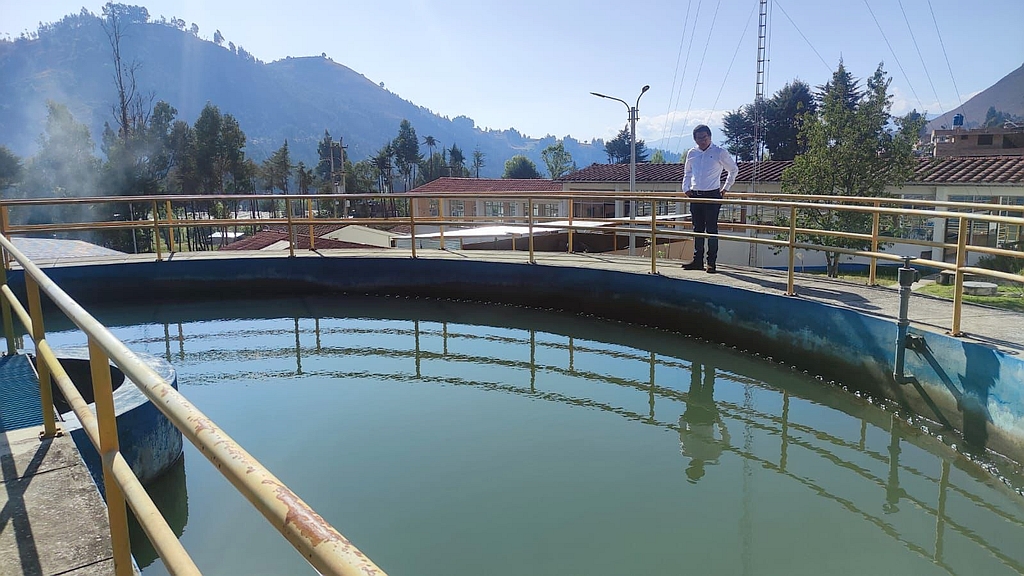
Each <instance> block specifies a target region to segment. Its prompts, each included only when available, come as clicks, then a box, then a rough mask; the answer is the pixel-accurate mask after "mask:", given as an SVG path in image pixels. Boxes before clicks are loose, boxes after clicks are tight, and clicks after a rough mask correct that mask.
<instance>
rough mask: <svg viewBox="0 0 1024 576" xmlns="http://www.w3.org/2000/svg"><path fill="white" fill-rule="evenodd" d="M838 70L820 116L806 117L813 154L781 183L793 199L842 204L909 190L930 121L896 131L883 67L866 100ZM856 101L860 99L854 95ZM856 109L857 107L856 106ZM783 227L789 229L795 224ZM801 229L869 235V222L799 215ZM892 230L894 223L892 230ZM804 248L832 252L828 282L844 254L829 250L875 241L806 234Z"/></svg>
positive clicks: (900, 123) (911, 119)
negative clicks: (832, 199)
mask: <svg viewBox="0 0 1024 576" xmlns="http://www.w3.org/2000/svg"><path fill="white" fill-rule="evenodd" d="M850 78H851V77H850V75H849V73H848V72H847V71H846V68H845V67H844V66H843V63H842V62H840V63H839V68H838V69H837V70H836V72H835V73H834V74H833V77H832V81H831V82H829V83H828V84H826V85H825V86H824V90H825V91H823V92H821V93H819V94H818V95H817V98H818V101H819V102H820V105H819V106H818V109H817V112H816V113H815V114H807V115H806V116H805V117H804V122H803V126H802V127H801V129H800V137H801V138H802V139H804V140H805V141H806V143H807V151H806V152H805V153H804V154H801V155H800V156H797V157H796V159H795V160H794V161H793V165H792V166H791V167H790V168H788V169H787V170H786V171H785V172H784V173H783V176H782V191H783V192H785V193H789V194H816V195H839V196H861V197H866V196H886V195H887V193H886V188H887V187H889V186H902V185H904V184H905V183H906V181H907V180H908V179H909V178H910V177H911V176H912V175H913V170H914V167H915V163H916V160H915V159H914V155H913V149H914V145H915V144H916V143H917V135H918V134H919V132H920V131H921V128H922V126H923V121H924V119H923V117H922V116H921V115H919V114H908V115H907V116H904V117H902V118H898V119H895V121H894V122H893V124H894V125H895V129H893V128H891V127H890V120H891V117H890V115H889V110H890V108H891V105H892V104H891V97H890V96H889V95H888V93H887V90H888V87H889V83H890V82H891V79H890V78H887V77H886V76H885V71H884V70H883V68H882V66H881V65H879V66H878V69H877V70H876V71H875V73H874V75H872V77H871V78H870V79H869V80H868V81H867V90H866V91H864V92H860V91H858V90H857V88H856V85H855V83H853V82H850V81H849V79H850ZM854 94H856V95H857V96H856V98H854V97H853V96H852V95H854ZM851 103H852V106H851ZM781 220H782V221H781V222H780V223H781V224H783V225H786V226H788V225H789V223H788V219H786V218H783V219H781ZM796 225H797V227H799V228H810V229H817V230H842V231H844V232H853V233H862V234H870V233H871V228H872V216H871V215H870V214H862V213H855V212H849V211H834V210H828V209H821V210H816V209H801V210H798V211H797V222H796ZM887 225H888V226H893V225H894V223H893V222H889V223H887ZM798 240H799V241H801V242H809V243H815V244H819V245H821V246H824V247H826V251H825V260H826V265H827V272H828V275H829V276H833V277H834V276H836V275H838V271H839V258H840V253H839V252H837V251H829V250H827V248H831V247H834V248H844V249H857V250H863V249H866V248H868V247H869V246H870V241H869V240H860V239H854V238H839V237H836V236H830V235H829V236H825V235H818V234H813V233H807V234H799V235H798Z"/></svg>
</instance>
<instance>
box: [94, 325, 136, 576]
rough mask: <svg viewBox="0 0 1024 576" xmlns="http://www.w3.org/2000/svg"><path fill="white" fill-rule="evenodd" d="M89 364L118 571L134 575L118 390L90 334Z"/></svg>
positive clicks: (104, 358) (104, 484) (108, 364)
mask: <svg viewBox="0 0 1024 576" xmlns="http://www.w3.org/2000/svg"><path fill="white" fill-rule="evenodd" d="M89 367H90V369H91V374H92V394H93V401H94V402H95V403H96V421H97V424H98V427H99V432H100V445H99V450H98V452H99V453H100V458H101V459H102V460H103V488H104V490H105V491H106V496H107V518H108V519H109V521H110V545H111V547H112V548H113V553H114V574H116V575H117V576H122V575H123V576H130V575H131V574H132V572H133V568H132V554H131V545H130V543H129V541H128V510H127V506H126V505H125V501H124V492H122V491H121V486H120V485H119V484H118V483H117V481H116V480H115V479H114V472H113V463H114V456H115V455H116V454H117V452H118V450H119V449H120V447H119V444H118V441H117V418H116V416H115V413H114V391H113V387H112V385H111V382H110V360H109V358H107V354H106V352H104V351H103V349H102V348H100V346H99V344H97V342H96V340H95V339H93V338H91V337H90V338H89Z"/></svg>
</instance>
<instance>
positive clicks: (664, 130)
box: [661, 0, 693, 148]
mask: <svg viewBox="0 0 1024 576" xmlns="http://www.w3.org/2000/svg"><path fill="white" fill-rule="evenodd" d="M692 3H693V0H690V2H687V3H686V16H684V17H683V31H682V33H681V34H680V36H679V52H678V53H676V68H675V70H674V71H673V72H672V89H671V90H670V91H669V93H668V110H666V111H665V126H664V127H663V128H662V130H661V141H662V142H665V139H666V138H667V137H669V136H671V133H670V132H669V127H668V121H669V118H671V117H672V97H673V96H674V95H675V94H676V78H677V76H678V74H679V60H680V58H681V57H682V55H683V40H685V39H686V24H687V23H688V22H689V21H690V4H692ZM679 83H680V88H679V89H680V90H682V79H680V81H679ZM666 148H668V146H666Z"/></svg>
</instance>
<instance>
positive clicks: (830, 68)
mask: <svg viewBox="0 0 1024 576" xmlns="http://www.w3.org/2000/svg"><path fill="white" fill-rule="evenodd" d="M774 4H775V5H776V6H778V7H779V10H782V15H783V16H785V17H786V20H789V23H790V24H792V25H793V28H795V29H796V32H797V34H799V35H800V37H801V38H803V39H804V42H807V45H808V46H810V48H811V51H812V52H814V55H815V56H817V57H818V60H821V63H822V64H824V65H825V68H828V71H829V72H835V70H833V69H832V66H831V65H830V64H829V63H828V62H826V61H825V59H824V58H822V57H821V54H818V49H817V48H815V47H814V44H811V41H810V40H808V39H807V36H804V33H803V32H802V31H801V30H800V27H799V26H797V25H796V22H793V19H792V18H790V17H789V13H788V12H786V9H785V8H783V7H782V4H780V3H779V0H775V2H774Z"/></svg>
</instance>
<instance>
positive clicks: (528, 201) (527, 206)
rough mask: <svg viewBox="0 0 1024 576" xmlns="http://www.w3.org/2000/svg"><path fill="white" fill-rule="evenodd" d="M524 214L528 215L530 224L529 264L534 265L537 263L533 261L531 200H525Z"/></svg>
mask: <svg viewBox="0 0 1024 576" xmlns="http://www.w3.org/2000/svg"><path fill="white" fill-rule="evenodd" d="M526 212H527V214H528V215H529V222H530V242H529V244H530V264H536V263H537V262H535V261H534V259H533V198H527V199H526ZM513 242H515V240H513Z"/></svg>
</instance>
